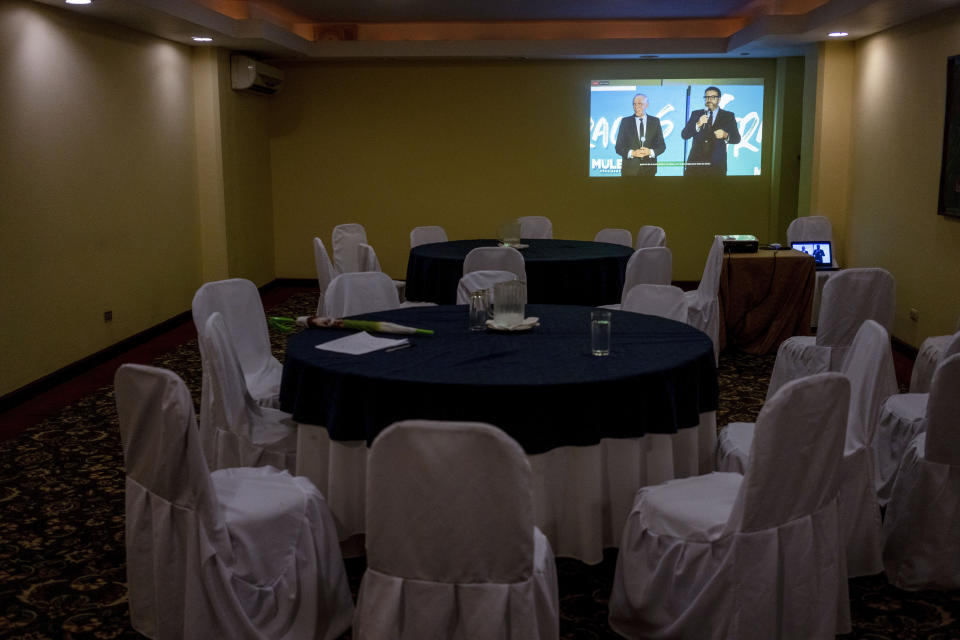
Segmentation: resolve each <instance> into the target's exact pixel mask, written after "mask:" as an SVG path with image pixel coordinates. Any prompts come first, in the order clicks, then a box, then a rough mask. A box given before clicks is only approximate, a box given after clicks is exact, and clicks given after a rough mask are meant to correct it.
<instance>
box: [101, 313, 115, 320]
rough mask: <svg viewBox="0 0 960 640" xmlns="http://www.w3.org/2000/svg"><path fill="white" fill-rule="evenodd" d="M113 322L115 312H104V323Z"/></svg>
mask: <svg viewBox="0 0 960 640" xmlns="http://www.w3.org/2000/svg"><path fill="white" fill-rule="evenodd" d="M111 320H113V311H104V312H103V321H104V322H110V321H111Z"/></svg>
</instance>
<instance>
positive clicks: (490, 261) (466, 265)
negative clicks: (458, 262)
mask: <svg viewBox="0 0 960 640" xmlns="http://www.w3.org/2000/svg"><path fill="white" fill-rule="evenodd" d="M471 271H511V272H513V273H515V274H517V279H518V280H520V281H521V282H526V281H527V268H526V265H525V263H524V261H523V254H522V253H520V252H519V251H517V250H516V249H514V248H513V247H477V248H475V249H471V250H470V251H469V252H468V253H467V255H466V257H465V258H464V259H463V275H466V274H468V273H470V272H471Z"/></svg>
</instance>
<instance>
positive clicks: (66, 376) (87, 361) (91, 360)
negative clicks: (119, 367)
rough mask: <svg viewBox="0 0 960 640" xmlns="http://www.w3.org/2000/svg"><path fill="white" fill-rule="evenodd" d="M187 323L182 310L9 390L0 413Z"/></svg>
mask: <svg viewBox="0 0 960 640" xmlns="http://www.w3.org/2000/svg"><path fill="white" fill-rule="evenodd" d="M187 322H193V317H192V314H191V312H190V311H184V312H183V313H179V314H177V315H175V316H174V317H172V318H170V319H169V320H164V321H163V322H161V323H160V324H157V325H154V326H152V327H150V328H149V329H145V330H144V331H141V332H140V333H137V334H134V335H132V336H130V337H129V338H126V339H124V340H121V341H120V342H117V343H115V344H112V345H110V346H109V347H107V348H105V349H101V350H100V351H97V352H96V353H94V354H91V355H89V356H87V357H86V358H82V359H80V360H77V361H76V362H72V363H70V364H68V365H67V366H65V367H62V368H60V369H57V370H56V371H54V372H53V373H50V374H47V375H45V376H43V377H42V378H39V379H37V380H34V381H33V382H30V383H28V384H25V385H24V386H22V387H20V388H19V389H16V390H15V391H11V392H10V393H8V394H6V395H4V396H3V397H0V412H3V411H8V410H10V409H12V408H13V407H16V406H18V405H20V404H23V403H24V402H26V401H27V400H30V399H32V398H34V397H36V396H38V395H40V394H41V393H45V392H47V391H49V390H50V389H52V388H54V387H56V386H59V385H61V384H64V383H65V382H67V381H68V380H71V379H72V378H75V377H77V376H79V375H83V374H84V373H86V372H88V371H90V370H91V369H94V368H95V367H98V366H100V365H102V364H104V363H106V362H109V361H110V360H112V359H114V358H116V357H118V356H120V355H121V354H123V353H124V352H126V351H129V350H130V349H133V348H134V347H138V346H140V345H142V344H144V343H146V342H149V341H150V340H153V339H155V338H157V337H158V336H160V335H163V334H164V333H167V332H168V331H171V330H172V329H175V328H177V327H179V326H181V325H183V324H185V323H187Z"/></svg>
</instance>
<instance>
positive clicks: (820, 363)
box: [767, 267, 894, 398]
mask: <svg viewBox="0 0 960 640" xmlns="http://www.w3.org/2000/svg"><path fill="white" fill-rule="evenodd" d="M893 313H894V282H893V276H892V275H890V272H889V271H887V270H886V269H881V268H878V267H867V268H858V269H844V270H843V271H838V272H836V275H835V276H834V277H832V278H830V279H829V280H828V281H827V284H826V285H824V287H823V303H822V304H821V306H820V321H819V326H818V327H817V335H816V336H792V337H790V338H787V339H786V340H784V341H783V342H781V343H780V347H779V348H778V349H777V359H776V361H775V362H774V364H773V372H772V373H771V374H770V386H769V387H767V397H768V398H769V397H771V396H772V395H773V394H774V393H775V392H776V391H777V389H779V388H780V387H781V386H782V385H783V384H784V383H785V382H787V381H788V380H794V379H796V378H800V377H803V376H808V375H810V374H813V373H822V372H824V371H839V370H840V367H841V365H842V364H843V360H844V358H845V357H846V355H847V351H848V350H849V349H850V344H851V343H852V342H853V338H854V337H855V336H856V335H857V331H859V330H860V325H862V324H863V323H864V321H865V320H876V321H877V322H879V323H880V326H882V327H883V328H884V329H886V330H887V332H889V331H890V329H891V328H893Z"/></svg>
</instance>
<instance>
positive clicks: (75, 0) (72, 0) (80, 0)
mask: <svg viewBox="0 0 960 640" xmlns="http://www.w3.org/2000/svg"><path fill="white" fill-rule="evenodd" d="M66 2H67V4H90V3H91V2H93V0H66Z"/></svg>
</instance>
